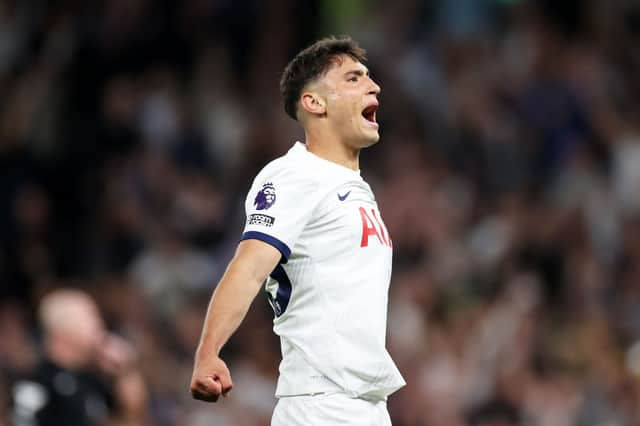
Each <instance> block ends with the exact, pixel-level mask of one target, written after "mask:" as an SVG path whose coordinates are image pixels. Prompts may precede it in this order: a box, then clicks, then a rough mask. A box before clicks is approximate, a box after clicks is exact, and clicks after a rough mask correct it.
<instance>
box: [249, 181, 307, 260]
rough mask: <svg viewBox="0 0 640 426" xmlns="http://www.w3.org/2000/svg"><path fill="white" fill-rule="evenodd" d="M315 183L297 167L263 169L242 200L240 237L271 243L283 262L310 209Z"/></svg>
mask: <svg viewBox="0 0 640 426" xmlns="http://www.w3.org/2000/svg"><path fill="white" fill-rule="evenodd" d="M317 186H318V185H317V184H316V183H315V182H314V181H313V180H312V179H310V178H309V177H306V178H305V176H304V174H303V173H301V172H300V171H295V170H291V169H276V170H269V171H266V170H263V172H261V173H260V174H258V176H257V177H256V179H255V180H254V182H253V185H252V186H251V189H250V190H249V193H248V194H247V198H246V201H245V211H246V224H245V227H244V232H243V233H242V237H241V240H247V239H256V240H260V241H263V242H265V243H267V244H270V245H272V246H273V247H275V248H276V249H278V250H279V251H280V253H281V254H282V260H281V263H286V262H287V260H288V259H289V256H290V255H291V249H292V248H293V246H294V244H295V243H296V241H297V240H298V238H299V237H300V234H301V233H302V230H303V228H304V226H305V225H306V224H307V222H308V221H309V219H310V218H311V215H312V213H313V209H314V207H315V204H316V203H315V199H316V193H317Z"/></svg>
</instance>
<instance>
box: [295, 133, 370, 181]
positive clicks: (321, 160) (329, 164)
mask: <svg viewBox="0 0 640 426" xmlns="http://www.w3.org/2000/svg"><path fill="white" fill-rule="evenodd" d="M291 149H292V150H293V151H297V152H300V153H301V154H302V155H305V156H307V157H308V158H310V159H312V160H313V161H315V162H316V163H317V164H319V165H322V166H324V167H328V168H332V169H333V170H336V171H339V172H342V173H348V174H350V175H356V176H360V169H358V170H353V169H350V168H349V167H346V166H343V165H342V164H338V163H334V162H333V161H329V160H326V159H324V158H322V157H319V156H317V155H316V154H314V153H313V152H311V151H309V150H308V149H307V145H306V144H305V143H303V142H300V141H296V143H295V144H294V145H293V148H291Z"/></svg>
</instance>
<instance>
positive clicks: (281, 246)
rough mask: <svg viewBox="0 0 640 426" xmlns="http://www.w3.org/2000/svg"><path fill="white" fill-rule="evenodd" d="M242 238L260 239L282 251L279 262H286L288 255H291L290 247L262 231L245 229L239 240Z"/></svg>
mask: <svg viewBox="0 0 640 426" xmlns="http://www.w3.org/2000/svg"><path fill="white" fill-rule="evenodd" d="M242 240H260V241H263V242H265V243H267V244H269V245H271V246H273V247H275V248H277V249H278V250H279V251H280V253H282V260H281V261H280V263H287V260H289V256H290V255H291V249H290V248H289V247H288V246H287V245H286V244H285V243H283V242H282V241H280V240H279V239H277V238H275V237H272V236H271V235H269V234H265V233H263V232H258V231H247V232H245V233H244V234H242V237H240V241H242Z"/></svg>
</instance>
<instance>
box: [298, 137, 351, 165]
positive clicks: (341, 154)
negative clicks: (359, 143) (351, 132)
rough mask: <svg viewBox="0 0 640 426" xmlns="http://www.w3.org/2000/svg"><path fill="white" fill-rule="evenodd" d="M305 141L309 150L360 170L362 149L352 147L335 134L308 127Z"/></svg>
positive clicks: (321, 156) (329, 159)
mask: <svg viewBox="0 0 640 426" xmlns="http://www.w3.org/2000/svg"><path fill="white" fill-rule="evenodd" d="M305 143H306V145H307V150H308V151H309V152H311V153H313V154H314V155H317V156H318V157H320V158H323V159H325V160H327V161H331V162H332V163H336V164H339V165H341V166H344V167H347V168H349V169H351V170H360V149H359V148H353V147H350V146H349V145H347V144H346V143H345V142H344V141H342V140H341V139H340V138H338V137H336V136H335V135H332V134H327V133H326V132H317V131H316V132H314V131H312V130H309V129H306V130H305Z"/></svg>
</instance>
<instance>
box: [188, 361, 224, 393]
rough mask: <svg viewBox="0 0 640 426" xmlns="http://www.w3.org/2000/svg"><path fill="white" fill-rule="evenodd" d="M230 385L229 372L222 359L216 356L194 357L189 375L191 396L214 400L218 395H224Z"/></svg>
mask: <svg viewBox="0 0 640 426" xmlns="http://www.w3.org/2000/svg"><path fill="white" fill-rule="evenodd" d="M232 387H233V382H232V381H231V373H229V369H228V368H227V364H225V363H224V361H223V360H221V359H220V358H219V357H217V356H212V357H199V358H197V359H196V363H195V366H194V368H193V376H192V377H191V389H190V390H191V396H193V397H194V398H195V399H199V400H202V401H208V402H216V401H217V400H218V398H219V397H220V395H222V396H226V395H227V393H229V391H230V390H231V388H232Z"/></svg>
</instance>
